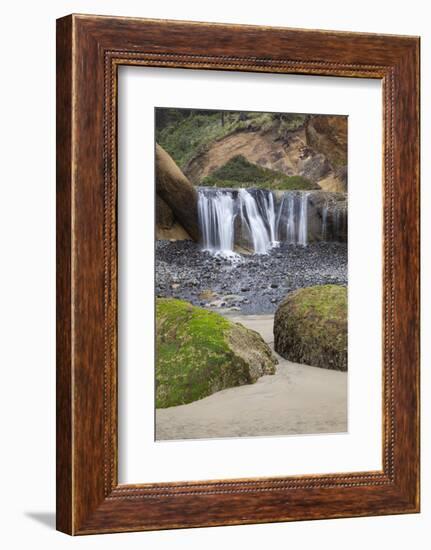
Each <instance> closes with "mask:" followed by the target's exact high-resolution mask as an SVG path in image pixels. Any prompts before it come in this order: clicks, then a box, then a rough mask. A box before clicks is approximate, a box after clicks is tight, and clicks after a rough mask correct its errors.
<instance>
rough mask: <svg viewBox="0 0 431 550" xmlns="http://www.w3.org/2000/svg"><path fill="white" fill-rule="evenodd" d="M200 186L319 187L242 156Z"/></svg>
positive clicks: (214, 173)
mask: <svg viewBox="0 0 431 550" xmlns="http://www.w3.org/2000/svg"><path fill="white" fill-rule="evenodd" d="M200 185H203V186H208V187H229V188H238V187H256V188H263V189H281V190H285V191H289V190H309V189H317V186H316V185H314V184H313V183H311V181H310V180H308V179H307V178H304V177H302V176H287V175H286V174H283V173H282V172H278V171H277V170H270V169H269V168H264V167H263V166H259V165H258V164H254V163H252V162H249V161H248V160H247V159H246V158H245V157H243V156H242V155H237V156H236V157H232V158H231V159H230V160H229V161H228V162H227V163H226V164H224V165H223V166H221V167H220V168H218V169H217V170H215V171H214V172H212V174H210V175H209V176H206V177H205V178H204V179H203V180H202V182H201V183H200Z"/></svg>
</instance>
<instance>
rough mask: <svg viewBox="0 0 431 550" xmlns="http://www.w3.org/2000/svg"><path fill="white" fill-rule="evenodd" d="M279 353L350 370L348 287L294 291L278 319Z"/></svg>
mask: <svg viewBox="0 0 431 550" xmlns="http://www.w3.org/2000/svg"><path fill="white" fill-rule="evenodd" d="M274 345H275V350H276V351H277V353H279V354H280V355H281V356H282V357H284V358H285V359H288V360H289V361H293V362H295V363H303V364H307V365H312V366H315V367H321V368H326V369H334V370H341V371H346V370H347V288H346V287H344V286H338V285H321V286H314V287H308V288H302V289H299V290H296V291H295V292H292V293H290V294H288V295H287V296H286V298H285V299H284V300H283V301H282V302H281V304H280V305H279V307H278V309H277V311H276V314H275V318H274Z"/></svg>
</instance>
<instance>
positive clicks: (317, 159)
mask: <svg viewBox="0 0 431 550" xmlns="http://www.w3.org/2000/svg"><path fill="white" fill-rule="evenodd" d="M238 155H241V156H242V157H244V158H245V159H247V161H249V162H251V163H254V164H257V165H259V166H262V167H264V168H269V169H271V170H277V171H279V172H282V173H284V174H285V175H287V176H302V177H304V178H307V179H308V180H310V181H311V182H312V183H313V184H317V185H318V186H319V187H320V188H321V189H323V190H325V191H332V192H345V191H346V190H347V169H346V165H347V118H346V117H342V116H319V115H316V116H312V117H309V118H308V119H307V121H306V122H305V124H304V126H303V127H301V128H299V129H297V130H294V131H291V132H287V133H286V134H285V135H284V136H283V138H280V137H279V136H278V135H276V134H275V132H274V131H272V130H257V131H250V130H242V131H238V132H235V133H233V134H230V135H228V136H226V137H224V138H222V139H220V140H218V141H215V142H214V143H213V144H212V145H211V146H210V147H209V148H208V149H207V150H205V151H204V152H202V153H199V154H197V155H196V156H195V157H194V158H192V159H191V160H190V161H189V162H188V164H187V165H186V166H185V168H184V173H185V175H186V176H187V177H188V178H189V180H190V181H191V182H192V183H193V184H195V185H198V184H199V183H200V182H201V181H202V179H203V178H205V177H206V176H209V175H211V174H212V173H213V172H215V171H216V170H218V169H220V168H221V167H222V166H224V165H225V164H226V163H227V162H228V161H229V160H230V159H232V158H233V157H236V156H238Z"/></svg>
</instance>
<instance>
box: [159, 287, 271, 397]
mask: <svg viewBox="0 0 431 550" xmlns="http://www.w3.org/2000/svg"><path fill="white" fill-rule="evenodd" d="M276 362H277V361H276V359H275V358H274V356H273V355H272V353H271V350H270V349H269V347H268V346H267V345H266V344H265V342H264V341H263V340H262V338H261V337H260V335H259V334H257V333H256V332H254V331H252V330H249V329H247V328H245V327H243V326H242V325H240V324H239V323H232V322H230V321H228V320H227V319H225V318H224V317H222V316H221V315H219V314H218V313H215V312H211V311H207V310H205V309H202V308H198V307H195V306H193V305H191V304H189V303H188V302H185V301H183V300H176V299H171V298H158V299H157V301H156V407H158V408H162V407H172V406H174V405H181V404H185V403H190V402H192V401H195V400H197V399H202V398H203V397H206V396H208V395H211V394H212V393H214V392H216V391H219V390H222V389H224V388H229V387H233V386H240V385H243V384H252V383H254V382H256V380H257V379H258V378H259V377H260V376H262V375H263V374H274V372H275V364H276Z"/></svg>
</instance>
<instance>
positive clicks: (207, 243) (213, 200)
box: [198, 191, 234, 253]
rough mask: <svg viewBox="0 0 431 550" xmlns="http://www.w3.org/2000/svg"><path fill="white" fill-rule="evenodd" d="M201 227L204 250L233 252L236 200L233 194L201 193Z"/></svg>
mask: <svg viewBox="0 0 431 550" xmlns="http://www.w3.org/2000/svg"><path fill="white" fill-rule="evenodd" d="M198 216H199V226H200V230H201V235H202V245H203V248H204V250H209V251H212V252H215V251H219V252H224V253H229V252H232V251H233V236H234V235H233V222H234V199H233V196H232V193H226V192H223V191H216V192H214V193H210V194H205V193H201V192H199V200H198Z"/></svg>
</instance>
